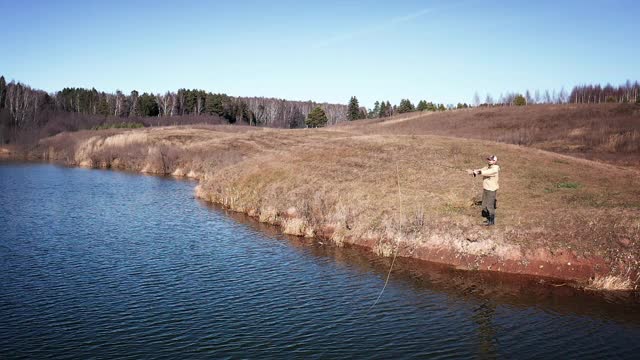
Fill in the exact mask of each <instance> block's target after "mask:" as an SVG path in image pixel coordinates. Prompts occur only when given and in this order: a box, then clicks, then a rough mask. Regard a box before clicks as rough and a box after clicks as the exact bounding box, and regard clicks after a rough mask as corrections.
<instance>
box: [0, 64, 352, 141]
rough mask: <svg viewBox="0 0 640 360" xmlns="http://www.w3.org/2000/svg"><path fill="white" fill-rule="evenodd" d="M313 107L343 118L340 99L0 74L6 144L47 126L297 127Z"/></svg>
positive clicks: (334, 119) (1, 130)
mask: <svg viewBox="0 0 640 360" xmlns="http://www.w3.org/2000/svg"><path fill="white" fill-rule="evenodd" d="M316 107H319V108H320V109H321V110H322V111H323V113H324V114H325V116H326V118H327V121H326V124H336V123H338V122H340V121H344V120H346V118H347V105H344V104H330V103H316V102H313V101H291V100H285V99H276V98H264V97H234V96H229V95H226V94H223V93H212V92H206V91H204V90H199V89H179V90H177V91H174V92H171V91H167V92H166V93H164V94H161V93H158V94H153V93H147V92H144V93H142V94H141V93H139V92H138V91H136V90H133V91H131V92H130V93H129V94H124V93H123V92H121V91H116V92H115V93H107V92H104V91H98V90H96V89H95V88H91V89H85V88H72V87H67V88H64V89H62V90H60V91H57V92H55V93H47V92H45V91H42V90H38V89H32V88H31V87H30V86H28V85H26V84H22V83H20V82H15V81H11V82H9V83H7V82H6V80H5V78H4V76H0V142H2V143H6V142H7V141H8V140H9V139H11V138H14V137H16V136H17V135H18V133H24V132H25V131H27V130H29V131H31V130H34V129H41V128H45V127H46V128H47V129H48V130H47V131H46V133H45V134H44V135H45V136H48V135H52V134H54V133H56V132H60V131H65V130H68V131H74V130H79V129H88V128H97V127H98V126H100V125H104V124H116V123H122V122H139V123H142V124H144V125H146V126H153V125H178V124H189V123H193V122H200V123H216V124H217V123H231V124H233V123H240V124H247V125H254V126H267V127H278V128H300V127H305V126H306V123H305V120H306V119H307V117H308V115H309V114H310V113H311V111H312V110H313V109H314V108H316ZM64 114H66V116H65V115H64ZM70 119H74V120H73V121H70Z"/></svg>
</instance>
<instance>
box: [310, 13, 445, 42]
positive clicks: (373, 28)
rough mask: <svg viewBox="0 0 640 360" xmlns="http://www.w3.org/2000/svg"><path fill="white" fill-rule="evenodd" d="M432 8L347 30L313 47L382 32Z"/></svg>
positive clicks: (419, 15)
mask: <svg viewBox="0 0 640 360" xmlns="http://www.w3.org/2000/svg"><path fill="white" fill-rule="evenodd" d="M431 11H432V10H431V9H422V10H419V11H416V12H412V13H410V14H407V15H404V16H398V17H394V18H392V19H389V20H388V21H386V22H383V23H382V24H379V25H376V26H370V27H365V28H362V29H358V30H354V31H351V32H345V33H341V34H337V35H335V36H332V37H329V38H327V39H324V40H322V41H319V42H317V43H315V44H313V48H315V49H318V48H323V47H327V46H330V45H333V44H336V43H340V42H344V41H347V40H352V39H355V38H360V37H364V36H366V35H371V34H375V33H379V32H382V31H384V30H386V29H389V28H391V27H394V26H396V25H398V24H403V23H406V22H409V21H413V20H415V19H417V18H419V17H422V16H424V15H426V14H428V13H430V12H431Z"/></svg>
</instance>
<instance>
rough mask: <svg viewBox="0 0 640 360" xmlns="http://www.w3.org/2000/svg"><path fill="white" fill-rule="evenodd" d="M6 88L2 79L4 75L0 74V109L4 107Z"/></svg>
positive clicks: (5, 83)
mask: <svg viewBox="0 0 640 360" xmlns="http://www.w3.org/2000/svg"><path fill="white" fill-rule="evenodd" d="M6 89H7V82H6V81H5V80H4V76H0V109H2V108H3V107H4V98H5V92H6Z"/></svg>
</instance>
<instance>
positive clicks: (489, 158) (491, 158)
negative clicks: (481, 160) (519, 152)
mask: <svg viewBox="0 0 640 360" xmlns="http://www.w3.org/2000/svg"><path fill="white" fill-rule="evenodd" d="M487 160H489V161H498V157H497V156H495V155H491V156H489V157H488V158H487Z"/></svg>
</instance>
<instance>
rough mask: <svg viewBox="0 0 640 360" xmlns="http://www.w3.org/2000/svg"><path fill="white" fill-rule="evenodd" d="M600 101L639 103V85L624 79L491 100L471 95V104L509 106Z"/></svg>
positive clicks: (527, 92) (476, 94) (507, 94)
mask: <svg viewBox="0 0 640 360" xmlns="http://www.w3.org/2000/svg"><path fill="white" fill-rule="evenodd" d="M566 103H573V104H600V103H640V84H639V83H638V81H635V82H633V83H632V82H631V81H630V80H627V81H626V82H625V83H624V84H622V85H619V86H612V85H611V84H606V85H604V86H603V85H600V84H584V85H576V86H574V87H573V88H572V89H571V91H570V92H567V91H566V90H565V89H564V88H561V89H560V91H556V90H552V91H549V90H544V91H540V90H535V91H534V92H531V91H529V90H526V91H525V92H524V93H518V92H507V93H506V94H501V95H500V97H499V98H498V99H494V98H493V96H491V94H489V93H488V94H487V95H486V97H485V98H484V101H483V100H481V99H480V95H479V94H478V92H476V93H475V94H474V96H473V105H474V106H510V105H533V104H566Z"/></svg>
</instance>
